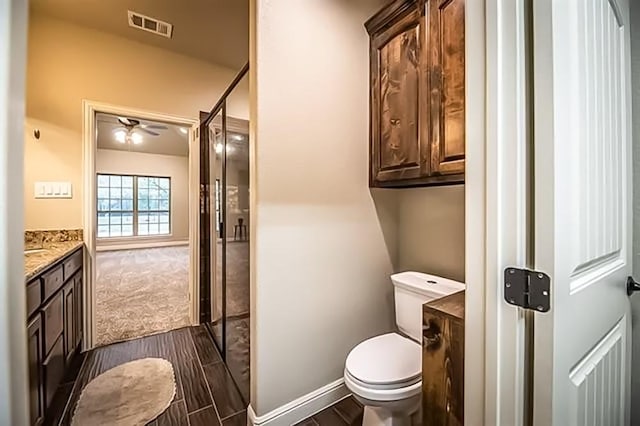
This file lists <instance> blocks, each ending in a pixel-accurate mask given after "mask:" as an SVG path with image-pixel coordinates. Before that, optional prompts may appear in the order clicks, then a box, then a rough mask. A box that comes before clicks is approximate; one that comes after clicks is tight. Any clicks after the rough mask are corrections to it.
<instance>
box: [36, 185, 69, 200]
mask: <svg viewBox="0 0 640 426" xmlns="http://www.w3.org/2000/svg"><path fill="white" fill-rule="evenodd" d="M33 194H34V197H35V198H73V193H72V186H71V182H36V183H35V184H34V189H33Z"/></svg>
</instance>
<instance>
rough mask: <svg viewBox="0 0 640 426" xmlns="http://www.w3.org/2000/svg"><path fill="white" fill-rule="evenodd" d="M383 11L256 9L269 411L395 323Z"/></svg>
mask: <svg viewBox="0 0 640 426" xmlns="http://www.w3.org/2000/svg"><path fill="white" fill-rule="evenodd" d="M380 3H381V1H380V2H377V1H366V2H365V1H349V2H345V1H342V0H308V1H304V2H301V1H299V0H280V1H277V2H266V1H259V0H258V1H257V5H256V4H254V6H257V10H254V13H255V16H254V17H253V18H254V19H255V21H254V23H253V24H254V25H255V26H254V30H253V31H254V33H253V34H252V44H253V46H252V63H253V64H256V59H258V61H257V67H256V68H255V69H254V74H253V77H254V78H255V84H256V85H257V87H256V92H254V93H253V96H255V97H254V98H253V99H252V102H255V105H254V106H255V109H254V110H253V111H252V114H253V115H252V121H253V123H252V126H254V127H253V129H254V139H253V143H254V144H255V147H256V151H255V157H254V158H255V164H254V167H255V168H254V170H252V173H254V176H253V180H252V182H254V183H255V186H253V187H252V193H253V195H254V197H255V199H254V202H255V204H254V212H253V213H254V216H253V218H254V223H253V229H254V230H256V231H255V232H256V233H255V239H254V240H253V241H254V243H255V244H254V252H253V256H252V268H253V271H252V290H253V295H252V298H253V308H254V310H253V315H252V337H251V344H252V348H251V349H252V371H251V375H252V396H251V405H252V407H253V408H254V410H255V411H256V413H257V414H258V415H263V414H265V413H267V412H269V411H271V410H273V409H275V408H276V407H279V406H281V405H283V404H285V403H288V402H290V401H292V400H294V399H296V398H298V397H300V396H302V395H304V394H306V393H308V392H311V391H313V390H316V389H318V388H320V387H321V386H324V385H326V384H328V383H330V382H332V381H335V380H336V379H339V378H341V377H342V374H343V368H344V361H345V359H346V356H347V354H348V353H349V351H350V350H351V348H353V347H354V346H355V345H356V344H357V343H359V342H360V341H362V340H364V339H367V338H368V337H371V336H373V335H376V334H379V333H383V332H386V331H389V330H391V329H392V328H393V315H392V313H393V310H392V290H391V284H390V281H389V275H390V274H391V273H392V270H393V264H392V263H393V256H394V249H395V248H394V247H393V244H394V241H395V237H394V236H393V235H385V231H389V232H393V227H392V226H391V227H387V226H386V224H383V223H381V220H380V217H392V216H393V213H392V211H393V210H394V206H393V203H392V202H390V201H391V200H389V199H388V198H389V197H385V194H381V196H380V199H376V201H375V202H374V199H373V198H372V195H371V192H370V191H369V188H368V180H367V176H368V175H367V168H368V163H367V150H368V148H367V147H368V112H367V111H368V60H369V59H368V36H367V33H366V31H365V29H364V27H363V23H364V22H365V20H366V19H367V18H368V17H369V16H371V14H372V13H373V12H374V11H375V10H377V9H378V7H379V6H380ZM389 210H390V211H391V213H389ZM379 215H380V216H379ZM388 241H389V243H388Z"/></svg>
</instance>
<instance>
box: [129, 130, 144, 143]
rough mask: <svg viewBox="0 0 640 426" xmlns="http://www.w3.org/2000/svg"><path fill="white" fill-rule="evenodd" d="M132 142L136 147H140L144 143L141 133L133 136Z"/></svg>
mask: <svg viewBox="0 0 640 426" xmlns="http://www.w3.org/2000/svg"><path fill="white" fill-rule="evenodd" d="M131 140H132V141H133V144H134V145H140V144H141V143H142V135H141V134H140V133H133V134H131Z"/></svg>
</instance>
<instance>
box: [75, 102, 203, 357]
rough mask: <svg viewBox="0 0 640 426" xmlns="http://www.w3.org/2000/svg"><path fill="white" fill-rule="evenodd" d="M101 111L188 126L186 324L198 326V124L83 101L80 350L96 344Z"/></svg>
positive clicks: (143, 111) (191, 119) (149, 112)
mask: <svg viewBox="0 0 640 426" xmlns="http://www.w3.org/2000/svg"><path fill="white" fill-rule="evenodd" d="M98 112H102V113H107V114H113V115H125V116H126V115H131V116H134V117H139V118H142V119H145V120H151V121H162V122H168V123H174V124H177V125H184V126H188V127H189V128H190V129H191V130H190V131H189V133H188V137H189V321H190V323H191V325H196V324H198V323H199V320H198V318H199V316H200V315H199V310H200V306H199V303H198V300H199V299H200V297H199V293H200V290H199V286H198V281H199V278H198V254H199V247H198V240H199V231H198V218H199V216H198V215H199V211H198V206H199V204H200V202H199V197H200V184H199V170H200V158H199V153H200V148H199V145H198V130H197V129H198V127H199V121H198V120H197V119H193V118H186V117H179V116H175V115H170V114H164V113H159V112H152V111H147V110H141V109H136V108H130V107H123V106H118V105H113V104H108V103H104V102H96V101H91V100H86V99H85V100H83V101H82V114H83V122H82V179H83V184H84V199H83V226H82V227H83V239H84V243H85V245H86V247H87V250H86V259H85V270H84V282H85V283H86V284H85V291H84V295H83V298H84V300H83V308H84V318H83V321H84V330H86V331H85V336H83V341H82V342H83V343H82V345H83V348H82V349H83V350H89V349H92V348H94V347H95V343H96V337H97V333H96V298H95V294H96V292H95V285H96V233H95V227H96V215H97V210H96V209H97V205H96V204H97V203H96V154H97V149H98V147H97V141H96V131H97V129H96V119H95V117H96V113H98Z"/></svg>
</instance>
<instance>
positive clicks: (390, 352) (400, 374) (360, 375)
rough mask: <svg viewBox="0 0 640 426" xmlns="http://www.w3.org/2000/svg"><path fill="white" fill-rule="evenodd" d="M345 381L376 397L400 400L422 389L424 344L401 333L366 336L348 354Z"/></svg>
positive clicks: (356, 389) (358, 392) (368, 396)
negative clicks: (366, 338) (421, 344)
mask: <svg viewBox="0 0 640 426" xmlns="http://www.w3.org/2000/svg"><path fill="white" fill-rule="evenodd" d="M344 378H345V383H346V385H347V387H348V388H349V389H351V391H352V392H354V393H356V394H358V395H359V396H361V397H363V398H366V399H370V400H373V401H397V400H401V399H405V398H410V397H412V396H414V395H416V394H418V393H420V390H421V387H422V348H421V346H420V345H419V344H418V343H416V342H414V341H412V340H410V339H407V338H406V337H403V336H401V335H399V334H397V333H388V334H383V335H380V336H376V337H373V338H371V339H368V340H365V341H364V342H362V343H360V344H359V345H358V346H356V347H355V348H353V350H352V351H351V352H350V353H349V356H348V357H347V361H346V365H345V372H344Z"/></svg>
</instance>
